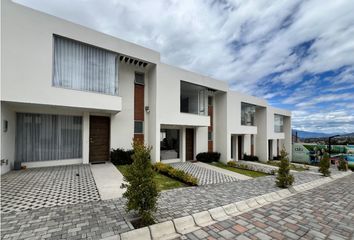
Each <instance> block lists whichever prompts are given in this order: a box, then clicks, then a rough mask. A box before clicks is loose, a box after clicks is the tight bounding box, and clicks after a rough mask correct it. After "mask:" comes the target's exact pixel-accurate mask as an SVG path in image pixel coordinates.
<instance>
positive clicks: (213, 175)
mask: <svg viewBox="0 0 354 240" xmlns="http://www.w3.org/2000/svg"><path fill="white" fill-rule="evenodd" d="M171 166H173V167H174V168H178V169H181V170H183V171H185V172H187V173H189V174H191V175H192V176H194V177H196V178H198V183H199V185H206V184H218V183H227V182H236V181H238V179H237V178H235V177H232V176H229V175H226V174H223V173H220V172H217V171H214V170H212V169H208V168H204V167H201V166H198V165H196V164H194V163H191V162H179V163H171Z"/></svg>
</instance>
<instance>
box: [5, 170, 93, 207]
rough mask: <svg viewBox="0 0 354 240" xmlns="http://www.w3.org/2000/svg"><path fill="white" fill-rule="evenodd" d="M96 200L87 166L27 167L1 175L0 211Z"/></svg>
mask: <svg viewBox="0 0 354 240" xmlns="http://www.w3.org/2000/svg"><path fill="white" fill-rule="evenodd" d="M98 200H100V197H99V194H98V191H97V188H96V184H95V181H94V179H93V176H92V173H91V170H90V166H89V165H68V166H60V167H45V168H31V169H26V170H21V171H11V172H9V173H7V174H5V175H3V176H1V212H2V213H6V212H13V211H24V210H30V209H38V208H42V207H53V206H58V205H66V204H76V203H84V202H89V201H98Z"/></svg>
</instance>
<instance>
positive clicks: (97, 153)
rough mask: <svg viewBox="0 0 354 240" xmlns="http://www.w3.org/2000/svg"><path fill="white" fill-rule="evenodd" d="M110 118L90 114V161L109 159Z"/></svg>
mask: <svg viewBox="0 0 354 240" xmlns="http://www.w3.org/2000/svg"><path fill="white" fill-rule="evenodd" d="M109 137H110V118H109V117H105V116H90V154H89V160H90V162H91V163H92V162H102V161H108V160H109Z"/></svg>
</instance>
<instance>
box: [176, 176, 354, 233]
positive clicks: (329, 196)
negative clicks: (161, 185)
mask: <svg viewBox="0 0 354 240" xmlns="http://www.w3.org/2000/svg"><path fill="white" fill-rule="evenodd" d="M353 183H354V175H353V174H352V175H350V176H348V177H345V178H342V179H340V180H337V181H335V182H331V183H329V184H326V185H322V186H320V187H318V188H314V189H311V190H309V191H306V192H301V193H299V194H296V195H293V196H291V197H289V198H287V199H283V200H280V201H277V202H273V203H269V204H267V205H265V206H263V207H261V208H257V209H255V210H252V211H249V212H246V213H243V214H240V215H238V216H235V217H232V218H230V219H227V220H224V221H221V222H217V223H215V224H213V225H209V226H206V227H203V228H202V229H201V230H203V232H205V233H208V235H205V236H204V238H208V237H212V238H211V239H219V238H226V239H353V237H354V188H353V187H352V186H353ZM224 233H227V236H226V235H225V234H224ZM190 236H196V232H192V233H189V234H187V235H185V236H183V237H186V238H187V239H193V238H190Z"/></svg>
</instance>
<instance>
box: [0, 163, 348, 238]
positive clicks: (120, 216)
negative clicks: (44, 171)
mask: <svg viewBox="0 0 354 240" xmlns="http://www.w3.org/2000/svg"><path fill="white" fill-rule="evenodd" d="M78 171H79V172H80V176H81V172H85V171H84V170H78ZM69 172H70V170H69ZM52 174H54V175H55V172H54V173H53V172H52ZM333 174H334V173H333ZM4 176H6V174H5V175H3V176H2V177H1V180H3V178H4ZM19 177H21V176H19ZM294 177H295V186H296V185H298V184H303V183H306V182H309V181H313V180H316V179H320V178H322V177H321V176H319V175H315V174H309V173H306V172H301V173H294ZM49 178H50V179H55V177H54V176H52V177H49ZM347 178H348V179H353V176H349V177H347ZM347 178H346V179H347ZM58 179H60V178H58ZM22 181H24V180H22ZM70 181H72V182H73V183H72V184H73V185H75V184H77V183H76V182H75V181H78V179H76V178H72V179H71V180H70ZM70 181H68V183H65V184H69V182H70ZM339 181H342V179H340V180H336V181H334V182H331V183H328V184H326V185H324V186H320V187H317V188H315V189H312V190H309V191H306V192H303V193H299V194H297V195H295V196H292V197H290V198H287V201H284V200H282V201H280V202H275V203H272V204H268V205H265V206H263V207H262V208H258V209H256V210H254V211H257V212H256V213H257V214H256V215H255V216H256V218H257V221H261V220H262V217H260V216H259V215H258V214H261V215H264V214H267V222H268V224H267V225H268V226H270V227H272V228H273V229H278V228H280V227H281V226H283V225H280V224H278V223H279V222H281V220H282V219H285V218H287V217H288V216H286V217H284V216H283V215H282V214H280V215H279V211H285V212H289V215H292V216H298V217H299V219H297V218H292V219H293V220H296V221H298V222H300V221H303V222H300V224H302V225H304V224H306V223H307V224H312V223H311V221H309V219H312V218H311V216H313V211H315V210H316V211H317V208H315V209H312V208H311V204H313V203H314V202H315V203H316V204H319V203H321V201H322V202H323V199H326V201H325V202H324V203H328V205H326V208H327V209H331V208H333V207H334V209H332V212H330V213H329V214H327V215H325V214H323V215H321V216H323V218H325V217H326V219H327V221H328V222H329V223H328V225H329V226H331V227H332V228H336V229H339V230H338V231H339V232H338V233H337V232H335V234H336V235H338V236H340V237H342V236H345V238H346V239H348V236H349V235H348V234H350V231H351V230H350V229H351V228H352V227H354V226H351V225H350V223H351V222H352V221H353V215H354V214H352V215H348V214H344V211H346V213H347V212H348V209H349V211H351V212H354V211H353V210H352V205H349V206H348V204H349V203H348V201H349V200H352V202H354V201H353V199H352V198H351V196H352V195H353V196H354V193H352V195H350V196H344V197H343V196H342V198H337V197H336V196H337V194H338V193H340V192H339V190H341V191H342V192H343V193H345V191H343V190H344V188H342V187H335V190H331V191H329V190H328V191H327V192H328V196H327V195H325V196H323V195H322V197H318V196H321V193H322V191H323V189H325V187H327V186H332V185H333V184H334V185H335V186H337V182H339ZM343 181H344V180H343ZM346 181H348V180H346ZM344 182H345V181H344ZM1 184H2V186H4V184H5V183H4V181H2V182H1ZM19 184H24V183H23V182H21V181H19ZM53 184H54V183H53ZM56 184H57V183H56ZM69 185H70V184H69ZM86 186H87V185H86ZM39 187H40V186H39ZM347 188H349V187H348V186H347ZM347 188H345V189H347ZM52 189H53V188H52ZM317 189H319V190H318V191H319V192H315V193H313V194H312V196H311V201H310V200H306V199H307V197H304V196H307V193H309V192H311V193H312V192H313V191H317ZM321 189H322V190H321ZM59 190H60V189H59ZM277 190H279V188H277V187H276V186H275V177H274V176H266V177H260V178H255V179H250V180H244V181H236V182H226V183H220V184H209V185H208V184H207V185H203V186H199V187H188V188H179V189H173V190H168V191H163V192H161V194H160V197H159V199H158V209H157V212H156V213H155V214H154V217H155V219H156V221H157V222H164V221H167V220H171V219H175V218H179V217H183V216H186V215H190V214H193V213H199V212H202V211H207V210H210V209H212V208H217V207H220V206H225V205H228V204H232V203H234V202H238V201H243V200H246V199H249V198H253V197H257V196H260V195H264V194H268V193H270V192H274V191H277ZM320 190H321V191H320ZM1 191H3V188H2V189H1ZM95 191H96V190H95ZM45 194H46V195H47V196H48V192H46V193H45ZM49 194H50V192H49ZM81 194H87V193H84V192H81ZM78 195H79V196H80V194H78ZM298 195H300V196H303V197H304V198H305V201H302V198H298V199H297V200H296V202H295V203H294V202H293V200H292V199H293V198H297V196H298ZM3 196H4V194H2V199H3ZM2 199H1V200H2ZM280 203H281V204H280ZM125 204H126V200H125V199H122V198H119V199H113V200H105V201H88V202H84V203H76V204H71V203H67V204H65V205H59V206H58V205H54V206H52V207H42V208H38V209H32V210H27V209H23V210H21V209H19V210H18V211H13V212H9V213H2V214H1V220H2V221H1V230H2V232H1V234H2V236H7V235H10V234H15V233H19V235H18V236H19V237H18V236H14V237H12V238H11V239H19V238H20V237H21V236H25V237H34V238H36V239H39V238H41V237H42V236H45V235H46V234H51V237H50V239H66V238H71V239H100V238H102V236H103V234H105V233H109V234H111V232H114V234H115V235H118V234H120V233H123V232H127V231H129V230H132V229H133V227H132V225H131V224H130V223H129V220H127V219H133V218H135V217H136V214H135V213H134V212H131V213H127V212H126V210H125ZM288 204H302V205H301V211H300V210H297V211H295V210H293V211H292V210H291V208H288V209H284V206H285V205H288ZM343 204H346V207H347V208H346V210H343V209H342V206H343ZM319 206H320V204H319ZM260 209H261V210H262V211H263V212H262V211H260ZM251 212H252V211H251ZM337 213H339V216H342V217H341V218H337V217H336V216H337ZM248 214H249V213H248ZM283 214H284V213H283ZM347 215H348V216H347ZM245 216H247V215H245ZM268 216H273V217H276V216H278V218H280V220H276V219H275V218H274V219H272V218H269V219H268ZM343 216H346V217H347V219H346V220H344V217H343ZM236 218H237V220H234V222H233V223H232V224H231V225H232V226H234V225H236V224H239V225H241V226H245V227H246V228H247V227H248V226H252V222H250V221H251V220H250V219H248V218H246V217H243V214H241V215H238V216H237V217H236ZM259 218H260V219H259ZM226 221H227V222H224V223H222V224H221V223H220V224H219V225H218V228H227V230H228V231H230V232H232V233H236V232H237V231H236V230H235V229H233V228H232V226H230V222H229V221H230V220H226ZM306 221H307V222H306ZM334 221H336V222H335V223H334ZM337 222H340V224H341V225H342V226H344V225H345V224H346V225H345V226H346V227H347V228H344V227H343V228H340V227H338V225H337ZM285 223H286V222H285V221H284V223H283V224H285ZM313 224H315V222H314V223H313ZM332 225H333V226H332ZM43 227H48V229H47V230H45V231H39V232H38V231H37V232H34V230H35V229H39V228H43ZM75 228H81V230H79V231H73V230H70V229H75ZM230 228H232V229H230ZM215 229H217V228H215ZM306 229H307V228H306ZM69 230H70V233H69ZM222 230H224V229H218V232H220V231H222ZM315 230H319V229H315ZM209 231H211V229H209V230H208V231H207V232H209ZM298 231H299V230H298ZM301 231H302V233H303V230H302V229H301ZM306 231H307V230H306ZM306 231H305V232H306ZM237 233H238V234H242V233H240V232H237ZM245 233H248V231H246V232H245ZM69 234H70V235H69ZM74 234H75V235H74ZM343 234H346V235H343ZM187 235H188V236H194V237H195V238H196V236H195V235H193V234H187ZM243 237H247V238H250V235H243ZM218 238H222V237H221V236H220V235H219V236H218Z"/></svg>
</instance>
